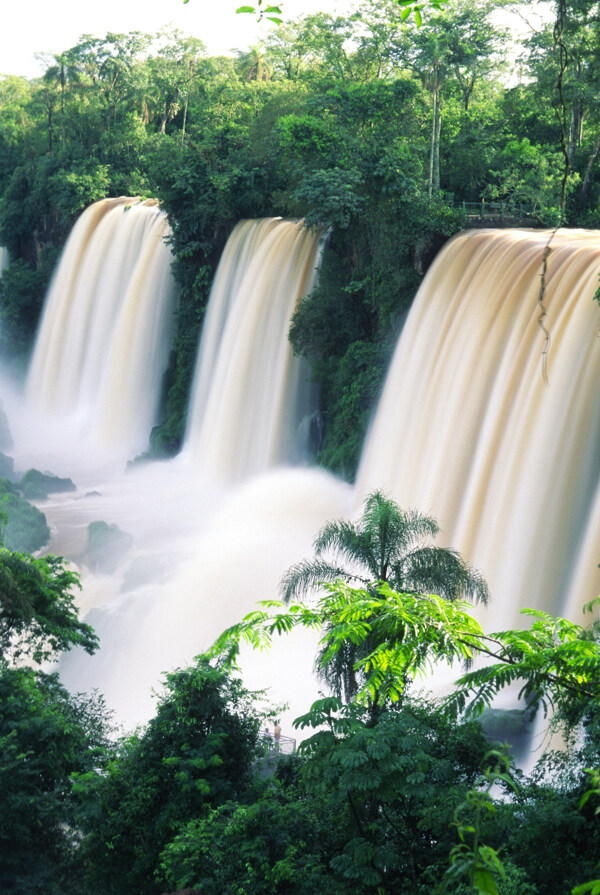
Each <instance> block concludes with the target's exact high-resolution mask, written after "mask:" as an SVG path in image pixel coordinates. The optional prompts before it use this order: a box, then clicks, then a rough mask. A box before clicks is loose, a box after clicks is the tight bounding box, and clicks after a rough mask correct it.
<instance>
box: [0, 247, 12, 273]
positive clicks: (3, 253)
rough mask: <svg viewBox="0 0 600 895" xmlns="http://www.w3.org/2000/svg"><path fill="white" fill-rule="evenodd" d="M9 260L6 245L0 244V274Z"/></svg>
mask: <svg viewBox="0 0 600 895" xmlns="http://www.w3.org/2000/svg"><path fill="white" fill-rule="evenodd" d="M9 260H10V259H9V257H8V249H7V248H6V246H0V276H2V271H3V270H4V268H5V267H8V262H9Z"/></svg>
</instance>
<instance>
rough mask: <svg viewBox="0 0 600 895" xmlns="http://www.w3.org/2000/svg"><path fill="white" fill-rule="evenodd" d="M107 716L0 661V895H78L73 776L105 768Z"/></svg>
mask: <svg viewBox="0 0 600 895" xmlns="http://www.w3.org/2000/svg"><path fill="white" fill-rule="evenodd" d="M106 744H107V714H106V710H105V707H104V704H103V702H102V700H101V699H99V698H97V697H83V696H81V695H80V696H77V697H73V696H71V695H70V694H69V693H67V691H66V690H65V689H64V687H62V686H61V684H60V682H59V680H58V677H57V675H48V674H44V673H42V672H38V671H34V670H33V669H31V668H23V667H20V668H9V667H8V666H7V665H6V664H5V663H4V662H0V890H1V891H2V893H3V895H23V893H24V892H31V893H34V892H44V893H47V895H60V893H61V892H65V891H68V892H72V893H74V895H75V893H77V895H79V893H81V895H83V889H82V887H81V882H82V880H81V874H80V871H79V868H77V866H76V861H77V850H78V846H79V823H78V821H79V804H78V799H77V796H76V794H75V792H74V788H73V783H72V777H73V775H86V774H89V773H92V772H93V771H94V769H97V768H99V767H100V766H101V765H102V763H103V758H102V756H103V753H104V750H105V748H106Z"/></svg>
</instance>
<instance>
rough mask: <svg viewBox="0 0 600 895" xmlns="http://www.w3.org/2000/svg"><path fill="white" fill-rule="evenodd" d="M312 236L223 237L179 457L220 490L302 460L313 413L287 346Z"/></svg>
mask: <svg viewBox="0 0 600 895" xmlns="http://www.w3.org/2000/svg"><path fill="white" fill-rule="evenodd" d="M319 244H320V240H319V235H318V234H317V233H315V232H313V231H308V230H306V229H305V228H304V227H303V225H302V222H292V221H282V220H280V219H278V218H271V219H267V220H261V221H243V222H241V223H240V224H238V225H237V227H236V228H235V230H234V231H233V233H232V235H231V236H230V238H229V240H228V242H227V245H226V247H225V251H224V253H223V257H222V259H221V262H220V264H219V267H218V270H217V273H216V275H215V281H214V284H213V287H212V290H211V295H210V300H209V304H208V310H207V315H206V320H205V324H204V328H203V335H202V340H201V344H200V349H199V352H198V361H197V366H196V373H195V379H194V386H193V389H192V400H191V405H190V416H189V425H188V430H187V434H186V439H185V445H184V451H185V453H186V455H187V456H188V457H189V458H191V459H192V460H193V462H194V463H195V464H196V465H197V467H198V468H199V469H200V470H202V471H204V472H205V473H206V474H209V475H210V476H211V477H212V476H216V477H218V478H221V479H223V480H224V481H233V480H236V479H239V478H241V477H243V476H248V475H251V474H255V473H257V472H260V471H262V470H265V469H268V468H270V467H273V466H275V465H277V464H279V463H294V462H295V463H297V462H300V461H302V460H305V459H306V458H307V455H308V444H307V441H308V438H307V434H306V433H307V427H306V426H305V427H304V428H303V427H302V421H303V420H304V419H305V418H306V417H307V416H308V415H309V414H310V413H311V411H312V410H313V409H314V398H313V388H312V386H311V383H310V374H309V371H308V369H307V367H306V365H305V364H304V363H303V362H302V361H300V360H299V359H298V358H296V357H294V354H293V352H292V349H291V346H290V344H289V342H288V339H287V332H288V329H289V324H290V318H291V316H292V313H293V311H294V308H295V306H296V304H297V303H298V301H299V300H300V299H301V298H302V297H303V296H304V295H306V294H307V293H308V292H309V291H310V289H311V287H312V285H313V283H314V279H315V274H316V269H317V266H318V261H319Z"/></svg>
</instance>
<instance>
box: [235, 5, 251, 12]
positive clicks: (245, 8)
mask: <svg viewBox="0 0 600 895" xmlns="http://www.w3.org/2000/svg"><path fill="white" fill-rule="evenodd" d="M237 12H256V7H254V6H238V8H237V9H236V13H237Z"/></svg>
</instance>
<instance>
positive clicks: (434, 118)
mask: <svg viewBox="0 0 600 895" xmlns="http://www.w3.org/2000/svg"><path fill="white" fill-rule="evenodd" d="M431 97H432V104H433V109H432V114H431V118H432V121H431V149H430V153H429V184H428V188H427V195H428V196H429V198H430V199H431V197H432V195H433V180H434V169H435V154H436V133H437V106H438V100H439V96H438V90H437V88H434V89H433V92H432V94H431ZM438 165H439V161H438Z"/></svg>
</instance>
